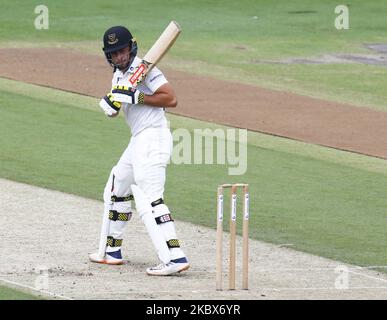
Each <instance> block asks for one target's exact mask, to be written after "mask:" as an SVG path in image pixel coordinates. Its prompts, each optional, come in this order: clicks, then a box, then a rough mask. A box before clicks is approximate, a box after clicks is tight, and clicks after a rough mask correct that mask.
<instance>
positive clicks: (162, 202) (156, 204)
mask: <svg viewBox="0 0 387 320" xmlns="http://www.w3.org/2000/svg"><path fill="white" fill-rule="evenodd" d="M159 204H164V200H163V199H161V198H160V199H157V200H156V201H153V202H152V203H151V206H152V207H156V206H158V205H159Z"/></svg>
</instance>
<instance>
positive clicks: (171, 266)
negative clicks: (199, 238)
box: [146, 257, 189, 276]
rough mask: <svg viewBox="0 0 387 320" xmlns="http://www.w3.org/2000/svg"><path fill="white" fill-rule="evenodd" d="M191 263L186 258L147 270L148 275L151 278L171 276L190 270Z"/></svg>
mask: <svg viewBox="0 0 387 320" xmlns="http://www.w3.org/2000/svg"><path fill="white" fill-rule="evenodd" d="M188 268H189V263H188V260H187V258H186V257H183V258H179V259H175V260H171V261H170V262H168V263H161V264H159V265H158V266H156V267H152V268H148V269H146V273H147V274H148V275H150V276H169V275H171V274H174V273H179V272H182V271H185V270H188Z"/></svg>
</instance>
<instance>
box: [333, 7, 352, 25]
mask: <svg viewBox="0 0 387 320" xmlns="http://www.w3.org/2000/svg"><path fill="white" fill-rule="evenodd" d="M335 13H336V14H337V15H338V16H337V17H336V19H335V28H336V29H337V30H348V29H349V9H348V7H347V6H346V5H343V4H341V5H338V6H336V8H335Z"/></svg>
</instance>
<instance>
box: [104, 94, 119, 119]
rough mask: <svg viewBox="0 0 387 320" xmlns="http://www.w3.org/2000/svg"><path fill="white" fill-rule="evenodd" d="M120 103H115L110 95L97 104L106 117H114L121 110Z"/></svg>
mask: <svg viewBox="0 0 387 320" xmlns="http://www.w3.org/2000/svg"><path fill="white" fill-rule="evenodd" d="M121 105H122V103H121V102H119V101H116V100H115V99H114V97H113V95H112V94H111V93H108V94H107V95H106V96H104V97H103V98H102V99H101V101H100V102H99V106H100V107H101V108H102V110H103V111H104V112H105V114H106V115H107V116H114V115H116V114H117V113H118V112H119V111H120V109H121Z"/></svg>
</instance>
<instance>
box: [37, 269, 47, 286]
mask: <svg viewBox="0 0 387 320" xmlns="http://www.w3.org/2000/svg"><path fill="white" fill-rule="evenodd" d="M35 273H36V274H37V277H36V279H35V289H36V290H48V289H49V276H48V268H47V267H46V266H38V267H37V268H36V270H35Z"/></svg>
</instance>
